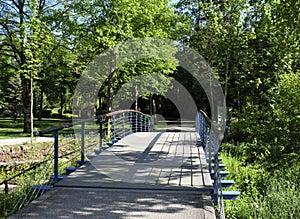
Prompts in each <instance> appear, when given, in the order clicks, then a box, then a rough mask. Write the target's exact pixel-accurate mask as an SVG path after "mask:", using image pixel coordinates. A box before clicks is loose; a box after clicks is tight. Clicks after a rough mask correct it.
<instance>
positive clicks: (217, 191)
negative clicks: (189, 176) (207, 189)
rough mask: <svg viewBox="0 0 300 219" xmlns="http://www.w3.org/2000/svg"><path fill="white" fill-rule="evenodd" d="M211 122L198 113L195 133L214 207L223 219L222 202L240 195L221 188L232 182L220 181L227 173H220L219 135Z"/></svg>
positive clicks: (202, 113)
mask: <svg viewBox="0 0 300 219" xmlns="http://www.w3.org/2000/svg"><path fill="white" fill-rule="evenodd" d="M213 129H216V128H215V127H212V121H211V120H210V119H209V118H208V116H207V115H206V114H205V113H204V112H203V111H200V112H199V113H198V114H197V116H196V132H197V133H198V135H199V141H200V144H201V146H202V147H203V149H204V152H205V157H206V160H207V162H208V170H209V173H210V175H211V178H212V180H213V194H212V198H213V201H214V205H215V206H218V215H219V218H225V214H224V205H223V200H229V199H230V200H234V199H235V198H236V197H237V196H239V195H240V193H239V192H238V191H226V192H223V190H222V188H223V187H230V186H231V185H232V184H233V183H234V182H233V181H232V180H222V178H223V177H226V176H227V175H228V174H229V173H228V172H223V171H221V168H222V166H223V165H222V164H220V161H221V158H219V144H220V142H219V133H218V132H217V131H215V132H214V130H213Z"/></svg>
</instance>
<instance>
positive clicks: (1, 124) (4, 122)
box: [0, 118, 72, 139]
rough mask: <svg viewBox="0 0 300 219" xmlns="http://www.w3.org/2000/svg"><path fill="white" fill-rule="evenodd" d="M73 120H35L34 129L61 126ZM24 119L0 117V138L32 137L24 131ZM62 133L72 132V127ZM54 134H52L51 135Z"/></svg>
mask: <svg viewBox="0 0 300 219" xmlns="http://www.w3.org/2000/svg"><path fill="white" fill-rule="evenodd" d="M70 122H71V120H61V119H43V120H41V121H38V120H34V122H33V128H34V130H44V129H48V128H51V127H55V126H60V125H63V124H68V123H70ZM23 123H24V120H23V119H17V120H16V122H14V121H13V119H10V118H1V119H0V139H7V138H20V137H30V134H28V133H23V125H24V124H23ZM62 133H65V134H70V133H72V129H65V130H64V131H62ZM50 136H52V134H51V135H50Z"/></svg>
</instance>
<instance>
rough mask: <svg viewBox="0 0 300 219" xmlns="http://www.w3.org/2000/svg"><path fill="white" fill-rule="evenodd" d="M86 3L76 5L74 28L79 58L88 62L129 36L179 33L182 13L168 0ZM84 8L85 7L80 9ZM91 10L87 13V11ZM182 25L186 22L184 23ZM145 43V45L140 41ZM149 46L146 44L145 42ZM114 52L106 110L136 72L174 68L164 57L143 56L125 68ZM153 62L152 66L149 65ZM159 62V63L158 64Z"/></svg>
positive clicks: (175, 35) (175, 34) (170, 70)
mask: <svg viewBox="0 0 300 219" xmlns="http://www.w3.org/2000/svg"><path fill="white" fill-rule="evenodd" d="M86 3H87V2H84V4H85V7H79V6H78V5H77V6H74V10H75V11H76V13H77V14H80V15H81V16H82V17H80V19H79V20H80V23H78V24H77V25H78V28H76V30H75V32H74V36H77V42H78V44H77V45H76V50H77V51H80V52H79V54H80V56H79V60H82V63H83V65H82V66H85V65H86V64H87V63H88V62H89V61H91V60H92V59H93V58H95V56H96V55H98V54H100V53H101V52H102V51H104V50H106V49H108V48H110V47H112V46H114V45H117V44H120V43H122V42H124V41H126V40H130V39H135V38H141V37H160V38H173V39H175V38H176V37H177V36H178V33H177V32H176V31H177V27H176V22H177V23H178V25H179V26H180V24H181V16H179V15H176V14H175V13H174V10H173V9H172V8H171V7H170V6H168V4H167V1H159V0H155V1H143V2H140V1H133V0H122V1H115V0H111V1H93V3H90V4H86ZM82 8H84V11H83V10H80V9H82ZM86 13H88V14H86ZM182 26H183V25H182ZM141 46H142V45H141ZM144 46H146V45H144ZM110 55H111V59H110V60H111V63H109V65H110V66H111V68H110V70H109V71H110V75H109V78H108V81H107V83H106V86H107V89H106V92H107V93H106V94H107V97H106V111H107V112H109V111H110V110H111V100H112V96H113V95H114V93H115V90H117V89H118V88H120V86H121V84H123V83H126V82H127V81H128V80H130V78H132V77H133V76H136V75H139V74H142V73H145V71H144V70H145V69H146V68H147V69H152V70H151V72H147V73H152V72H154V71H156V70H158V69H161V65H163V66H164V67H163V68H165V71H161V72H162V73H165V74H166V73H167V74H168V73H170V72H172V71H173V70H174V69H175V66H176V65H174V66H171V65H170V64H169V63H164V62H162V61H154V62H153V60H147V61H146V60H144V61H140V62H136V63H129V64H128V65H127V66H126V67H124V68H122V69H114V63H113V60H114V58H113V57H114V54H110ZM149 65H151V67H150V68H148V66H149ZM158 66H160V67H158Z"/></svg>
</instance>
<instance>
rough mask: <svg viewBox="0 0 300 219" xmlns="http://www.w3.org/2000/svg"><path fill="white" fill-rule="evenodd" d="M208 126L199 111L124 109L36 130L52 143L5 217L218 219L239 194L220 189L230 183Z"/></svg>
mask: <svg viewBox="0 0 300 219" xmlns="http://www.w3.org/2000/svg"><path fill="white" fill-rule="evenodd" d="M210 127H211V125H210V120H209V118H208V117H207V116H206V115H205V113H203V112H199V113H198V114H197V116H196V119H195V121H185V120H178V121H173V122H170V121H169V122H167V121H156V120H155V117H150V116H148V115H145V114H143V113H140V112H138V111H133V110H123V111H118V112H113V113H109V114H106V115H101V116H97V117H95V118H92V119H86V120H78V121H74V122H73V123H71V124H66V125H63V126H60V127H54V128H50V129H47V130H41V131H37V132H36V133H35V135H37V136H44V135H47V134H49V133H52V134H53V136H54V142H53V145H51V146H49V151H48V154H49V157H47V158H45V160H44V161H42V162H41V164H40V165H39V167H37V168H35V170H34V171H33V173H32V174H31V175H30V178H29V179H28V181H29V182H28V183H27V185H26V188H25V189H24V188H23V190H22V194H23V195H21V197H20V198H19V199H18V201H17V202H16V204H15V206H14V209H13V210H14V212H16V213H15V214H13V215H12V216H11V218H46V217H50V218H52V217H53V218H54V217H55V218H197V219H198V218H216V217H218V218H224V212H223V211H224V209H223V200H225V199H230V200H233V199H235V198H236V197H237V196H238V195H239V192H234V191H231V192H228V191H223V189H222V188H224V187H228V186H230V185H232V184H233V183H234V182H233V181H232V180H222V178H223V177H225V176H227V175H228V174H229V173H228V172H226V171H222V167H223V165H221V164H220V162H221V159H220V158H219V156H218V150H216V148H217V147H215V146H216V144H219V142H218V138H217V137H214V136H213V135H212V134H211V131H210V130H211V128H210ZM70 128H73V129H74V135H70V136H68V135H66V134H65V133H64V132H65V131H66V130H68V129H70ZM63 134H64V136H63ZM75 136H76V139H75ZM78 145H79V146H80V147H78ZM70 148H73V149H74V150H73V149H72V150H71V149H70ZM76 148H78V150H77V149H76ZM73 155H74V156H73ZM76 157H77V158H79V159H78V160H76V162H74V158H76ZM71 158H72V159H71ZM215 209H217V210H216V211H215Z"/></svg>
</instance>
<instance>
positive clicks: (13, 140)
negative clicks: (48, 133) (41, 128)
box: [0, 137, 53, 146]
mask: <svg viewBox="0 0 300 219" xmlns="http://www.w3.org/2000/svg"><path fill="white" fill-rule="evenodd" d="M48 141H53V138H52V137H34V138H33V141H32V142H33V143H36V142H48ZM25 143H30V137H23V138H8V139H0V146H6V145H20V144H25Z"/></svg>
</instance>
